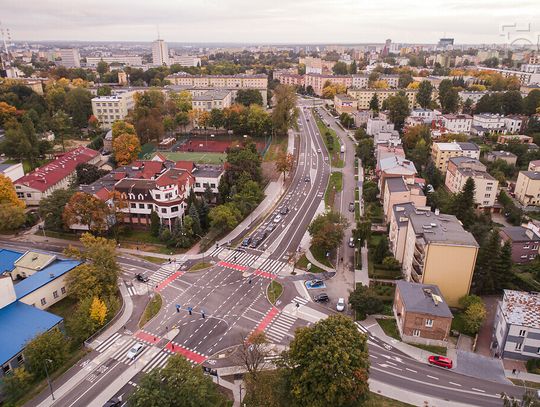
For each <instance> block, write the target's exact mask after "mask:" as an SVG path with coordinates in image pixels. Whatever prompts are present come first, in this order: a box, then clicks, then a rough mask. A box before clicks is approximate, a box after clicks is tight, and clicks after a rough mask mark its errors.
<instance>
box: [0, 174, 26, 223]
mask: <svg viewBox="0 0 540 407" xmlns="http://www.w3.org/2000/svg"><path fill="white" fill-rule="evenodd" d="M25 207H26V205H25V203H24V201H22V200H21V199H19V198H18V197H17V192H15V188H14V186H13V183H12V182H11V179H10V178H8V177H6V176H5V175H4V174H0V230H13V229H17V228H18V227H20V226H21V225H22V224H23V223H24V221H25V219H26V217H25V213H24V208H25Z"/></svg>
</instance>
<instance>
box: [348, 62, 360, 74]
mask: <svg viewBox="0 0 540 407" xmlns="http://www.w3.org/2000/svg"><path fill="white" fill-rule="evenodd" d="M349 73H350V74H351V75H356V74H357V73H358V66H357V65H356V61H352V62H351V64H350V65H349Z"/></svg>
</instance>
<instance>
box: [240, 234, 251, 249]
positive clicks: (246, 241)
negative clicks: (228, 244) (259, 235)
mask: <svg viewBox="0 0 540 407" xmlns="http://www.w3.org/2000/svg"><path fill="white" fill-rule="evenodd" d="M250 243H251V236H250V237H246V238H245V239H244V240H242V246H244V247H248V246H249V245H250Z"/></svg>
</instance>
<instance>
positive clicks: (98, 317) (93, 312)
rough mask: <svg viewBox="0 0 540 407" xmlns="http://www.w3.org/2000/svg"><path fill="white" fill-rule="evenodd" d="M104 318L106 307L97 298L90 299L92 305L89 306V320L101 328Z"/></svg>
mask: <svg viewBox="0 0 540 407" xmlns="http://www.w3.org/2000/svg"><path fill="white" fill-rule="evenodd" d="M106 316H107V305H105V303H104V302H103V301H102V300H101V299H100V298H99V297H94V298H93V299H92V305H91V306H90V318H92V319H93V320H94V321H95V322H96V324H97V325H98V326H103V324H104V323H105V317H106Z"/></svg>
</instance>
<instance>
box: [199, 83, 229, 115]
mask: <svg viewBox="0 0 540 407" xmlns="http://www.w3.org/2000/svg"><path fill="white" fill-rule="evenodd" d="M231 104H232V96H231V92H229V91H228V90H226V89H225V90H221V89H219V90H218V89H216V90H210V91H208V92H205V93H203V94H202V95H197V96H193V97H192V100H191V107H192V109H193V110H202V111H205V112H210V111H211V110H212V109H218V110H222V109H225V108H228V107H231Z"/></svg>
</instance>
